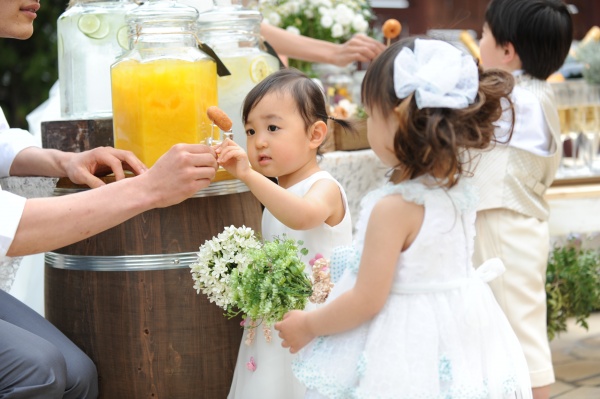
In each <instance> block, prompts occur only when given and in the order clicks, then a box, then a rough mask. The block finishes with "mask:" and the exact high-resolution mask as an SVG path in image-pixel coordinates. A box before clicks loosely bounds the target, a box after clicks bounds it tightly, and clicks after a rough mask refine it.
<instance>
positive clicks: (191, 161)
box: [136, 144, 218, 208]
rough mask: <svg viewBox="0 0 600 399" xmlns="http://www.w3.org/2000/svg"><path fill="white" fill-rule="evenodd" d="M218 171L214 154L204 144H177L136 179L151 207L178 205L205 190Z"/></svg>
mask: <svg viewBox="0 0 600 399" xmlns="http://www.w3.org/2000/svg"><path fill="white" fill-rule="evenodd" d="M217 168H218V164H217V159H216V155H215V152H214V150H213V149H212V148H210V147H208V146H206V145H203V144H176V145H174V146H173V147H171V149H170V150H169V151H167V153H165V154H164V155H163V156H162V157H160V158H159V159H158V161H156V163H155V164H154V166H152V167H151V168H150V169H148V171H147V172H146V173H144V174H142V175H141V176H138V177H136V179H140V180H143V181H144V186H143V188H142V193H141V194H142V195H149V196H151V197H152V198H154V199H153V201H152V203H153V206H154V207H158V208H161V207H166V206H171V205H175V204H178V203H180V202H181V201H183V200H185V199H187V198H189V197H191V196H192V195H194V194H195V193H196V192H198V191H199V190H201V189H203V188H206V187H208V185H209V184H210V182H211V180H212V179H214V177H215V174H216V171H217Z"/></svg>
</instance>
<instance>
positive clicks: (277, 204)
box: [217, 140, 344, 230]
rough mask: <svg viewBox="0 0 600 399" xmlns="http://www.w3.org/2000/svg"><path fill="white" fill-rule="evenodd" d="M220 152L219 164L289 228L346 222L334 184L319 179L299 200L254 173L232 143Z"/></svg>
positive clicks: (223, 146)
mask: <svg viewBox="0 0 600 399" xmlns="http://www.w3.org/2000/svg"><path fill="white" fill-rule="evenodd" d="M217 153H218V154H219V164H220V165H222V166H223V167H224V168H225V169H226V170H227V171H228V172H230V173H231V174H232V175H234V176H235V177H236V178H238V179H240V180H241V181H243V182H244V183H245V184H246V185H247V186H248V188H250V190H251V191H252V193H253V194H254V195H255V196H256V198H257V199H258V200H259V201H260V202H261V203H262V204H263V205H264V206H265V207H266V208H267V209H269V211H270V212H271V213H272V214H273V216H275V217H276V218H277V219H278V220H279V221H280V222H281V223H283V224H285V225H286V226H288V227H289V228H291V229H294V230H308V229H311V228H313V227H316V226H318V225H320V224H322V223H325V222H326V223H330V224H331V225H335V224H337V223H339V222H340V221H341V220H342V219H343V217H344V202H343V199H342V194H341V191H340V188H339V187H338V185H337V184H336V183H335V182H333V181H331V180H328V179H323V180H319V181H317V182H315V184H313V186H312V187H311V188H310V190H309V191H308V192H307V193H306V194H305V195H304V196H303V197H299V196H297V195H294V194H292V193H290V192H289V191H287V190H286V189H285V188H283V187H280V186H278V185H277V184H274V183H273V182H272V181H271V180H269V179H268V178H266V177H265V176H263V175H262V174H260V173H258V172H256V171H255V170H253V169H252V168H251V167H250V165H249V163H248V155H247V154H246V153H245V152H244V150H243V149H242V148H241V147H240V146H238V145H237V144H236V143H234V142H233V141H231V140H226V141H225V142H223V144H222V145H221V146H220V147H219V148H218V149H217Z"/></svg>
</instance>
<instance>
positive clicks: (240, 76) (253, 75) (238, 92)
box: [198, 0, 279, 149]
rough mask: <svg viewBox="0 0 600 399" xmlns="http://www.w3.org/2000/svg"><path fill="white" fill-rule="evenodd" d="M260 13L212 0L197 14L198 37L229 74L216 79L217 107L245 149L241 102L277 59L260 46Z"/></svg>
mask: <svg viewBox="0 0 600 399" xmlns="http://www.w3.org/2000/svg"><path fill="white" fill-rule="evenodd" d="M261 21H262V15H261V13H260V12H258V11H256V10H250V9H247V8H245V7H244V6H243V5H242V4H241V1H240V0H231V1H229V0H225V1H223V0H220V1H219V2H218V3H217V1H216V0H214V8H213V9H211V10H208V11H205V12H201V13H200V14H199V17H198V36H199V38H200V40H201V41H203V42H205V43H206V44H208V45H209V46H210V47H212V49H213V50H214V51H215V53H217V55H218V56H219V58H220V59H221V60H222V61H223V63H224V64H225V66H226V67H227V69H228V70H229V72H231V75H229V76H220V77H219V78H218V79H217V87H218V92H219V108H221V109H222V110H223V111H224V112H225V113H226V114H227V115H228V116H229V118H230V119H231V121H232V122H233V127H232V131H233V139H234V140H235V141H236V142H237V143H238V144H239V145H240V146H241V147H243V148H244V149H245V148H246V132H245V129H244V125H243V123H242V105H243V102H244V98H245V97H246V95H247V94H248V92H249V91H250V90H251V89H252V88H253V87H254V86H256V84H257V83H258V82H260V81H261V80H263V79H264V78H265V77H267V76H268V75H270V74H271V73H273V72H274V71H276V70H278V69H279V59H278V58H277V57H276V56H274V55H271V54H270V53H268V52H267V51H266V50H264V49H263V48H262V43H261V37H260V23H261Z"/></svg>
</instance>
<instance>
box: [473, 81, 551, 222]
mask: <svg viewBox="0 0 600 399" xmlns="http://www.w3.org/2000/svg"><path fill="white" fill-rule="evenodd" d="M515 79H516V81H517V85H518V86H519V87H521V88H524V89H526V90H528V91H530V92H531V93H533V94H534V95H535V97H536V98H537V99H538V100H539V101H540V104H541V106H542V111H543V113H544V118H545V120H546V123H547V125H548V128H549V130H550V133H551V135H552V138H551V150H550V153H549V155H547V156H542V155H537V154H534V153H531V152H528V151H525V150H522V149H520V148H515V147H511V146H508V145H505V144H496V145H495V146H494V147H493V148H492V149H487V150H483V151H477V152H476V154H477V155H476V157H475V159H474V164H475V169H474V176H473V179H472V180H473V183H474V184H475V185H477V186H478V188H479V197H480V203H479V206H478V208H477V210H478V211H483V210H487V209H496V208H505V209H510V210H513V211H515V212H518V213H521V214H523V215H525V216H530V217H535V218H537V219H540V220H548V217H549V213H550V210H549V206H548V203H547V202H546V200H545V199H544V193H545V192H546V189H547V188H548V187H549V186H550V185H551V184H552V182H553V181H554V177H555V175H556V171H557V169H558V166H559V163H560V158H561V156H562V144H561V139H560V123H559V119H558V112H557V110H556V105H555V101H554V93H553V91H552V87H551V86H550V84H549V83H547V82H545V81H542V80H539V79H533V78H531V77H528V76H519V77H516V78H515ZM513 101H517V102H518V99H513ZM526 117H527V115H520V114H518V113H516V115H515V118H526ZM519 133H520V132H518V131H516V130H515V131H514V132H513V137H514V135H516V134H519ZM472 155H473V154H472Z"/></svg>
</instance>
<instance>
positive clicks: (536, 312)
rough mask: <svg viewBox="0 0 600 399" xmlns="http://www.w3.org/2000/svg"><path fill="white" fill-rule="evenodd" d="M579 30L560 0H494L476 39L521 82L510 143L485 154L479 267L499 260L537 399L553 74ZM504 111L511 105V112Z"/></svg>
mask: <svg viewBox="0 0 600 399" xmlns="http://www.w3.org/2000/svg"><path fill="white" fill-rule="evenodd" d="M572 36H573V28H572V20H571V15H570V13H569V11H568V9H567V7H566V5H565V4H564V3H563V2H562V1H560V0H492V1H491V2H490V3H489V5H488V9H487V11H486V14H485V24H484V25H483V34H482V38H481V40H480V52H481V60H482V64H483V67H484V68H500V69H503V70H506V71H508V72H511V73H512V74H513V76H514V77H515V79H516V82H517V84H516V86H515V88H514V91H513V94H512V100H513V102H514V109H515V114H514V115H515V117H514V128H513V131H512V137H511V136H510V135H509V132H510V127H511V124H512V123H511V122H512V120H511V119H512V118H506V117H503V118H501V119H500V120H499V121H498V125H499V126H498V128H497V131H496V132H497V133H496V135H497V137H498V138H499V139H500V140H502V139H504V141H505V142H506V141H507V140H508V139H509V138H510V141H508V143H506V144H497V145H496V146H495V147H493V149H491V150H487V151H482V152H480V153H479V154H480V159H479V160H478V161H476V162H478V165H477V168H476V170H475V175H474V180H475V184H476V185H477V186H478V187H479V194H480V200H481V203H480V205H479V207H478V212H477V221H476V229H477V236H476V239H475V253H474V259H473V260H474V264H475V265H478V264H481V263H483V262H484V261H485V260H487V259H490V258H493V257H499V258H501V259H502V261H503V262H504V264H505V266H506V272H505V273H504V274H503V275H502V276H500V277H499V278H496V279H495V280H494V281H492V282H491V283H490V286H491V287H492V290H493V291H494V295H495V296H496V299H497V300H498V302H499V303H500V306H501V307H502V308H503V310H504V312H505V313H506V316H507V317H508V320H509V321H510V323H511V325H512V327H513V329H514V331H515V333H516V334H517V336H518V338H519V341H520V342H521V345H522V347H523V351H524V353H525V357H526V359H527V364H528V367H529V372H530V377H531V385H532V387H533V397H534V399H548V398H549V396H550V385H551V384H552V383H553V382H554V371H553V367H552V359H551V354H550V346H549V342H548V336H547V333H546V290H545V280H546V268H547V262H548V253H549V249H550V248H549V246H550V234H549V228H548V216H549V206H548V204H547V202H546V201H545V200H544V193H545V192H546V189H547V188H548V187H549V186H550V185H551V184H552V182H553V180H554V177H555V175H556V171H557V169H558V166H559V163H560V157H561V155H562V154H561V152H562V151H561V140H560V125H559V119H558V112H557V110H556V106H555V103H554V94H553V92H552V88H551V87H550V84H549V83H547V82H546V79H547V78H548V76H550V75H551V74H552V73H553V72H555V71H556V70H558V69H559V68H560V67H561V66H562V64H563V62H564V60H565V58H566V56H567V53H568V51H569V48H570V46H571V41H572ZM507 114H508V112H505V115H507Z"/></svg>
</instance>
